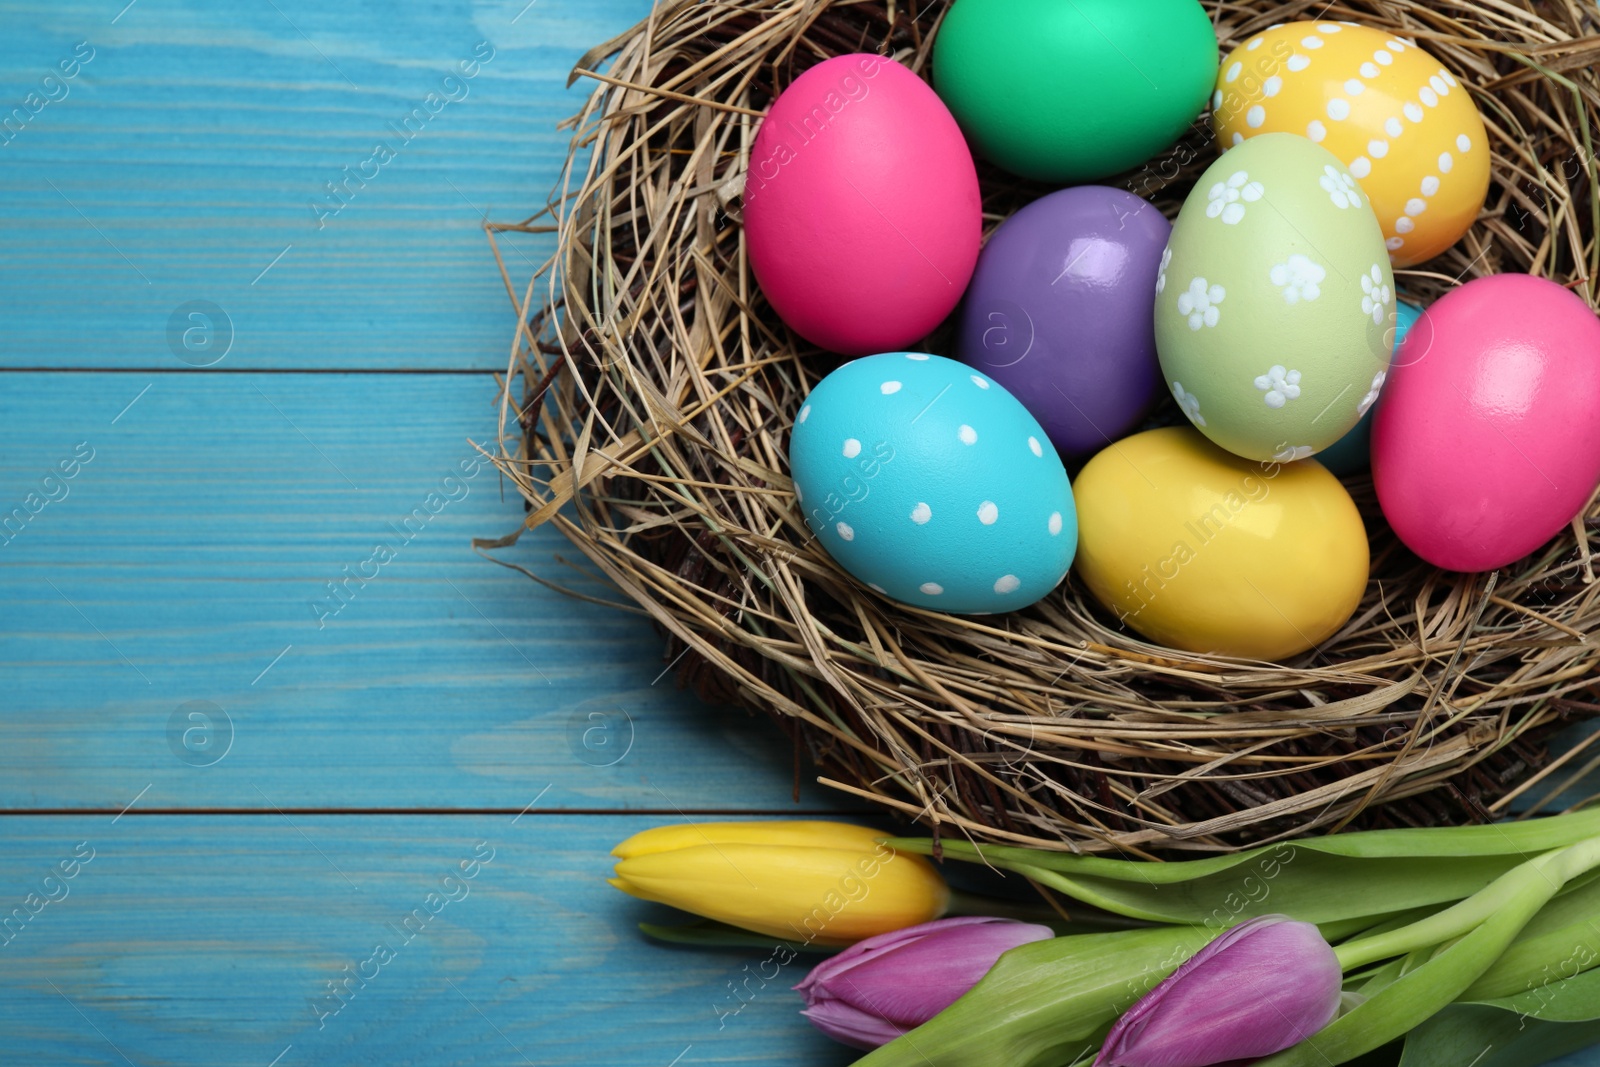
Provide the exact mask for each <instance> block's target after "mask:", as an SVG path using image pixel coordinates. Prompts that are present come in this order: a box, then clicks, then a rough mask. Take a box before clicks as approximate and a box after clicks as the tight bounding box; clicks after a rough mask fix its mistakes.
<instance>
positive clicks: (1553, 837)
mask: <svg viewBox="0 0 1600 1067" xmlns="http://www.w3.org/2000/svg"><path fill="white" fill-rule="evenodd" d="M1591 837H1600V808H1597V809H1594V810H1589V811H1578V812H1571V813H1569V814H1566V815H1555V816H1550V817H1548V818H1543V819H1528V820H1526V821H1523V822H1510V823H1491V824H1489V825H1487V826H1445V827H1424V828H1417V829H1404V830H1363V831H1360V832H1357V833H1348V834H1336V835H1334V836H1332V837H1318V838H1307V839H1304V840H1297V841H1295V842H1293V843H1292V844H1280V845H1266V846H1264V847H1261V848H1254V849H1249V850H1247V851H1244V852H1235V853H1230V854H1228V855H1223V856H1209V857H1207V858H1205V859H1198V860H1179V861H1175V862H1168V863H1152V862H1149V861H1144V860H1113V859H1106V858H1104V857H1101V856H1080V855H1074V854H1072V853H1068V852H1048V851H1044V850H1042V849H1031V848H1021V847H1017V846H1009V845H981V846H979V845H973V844H972V843H970V842H967V841H958V840H951V839H948V838H947V839H944V840H942V841H941V842H940V850H941V851H942V853H943V854H944V855H946V856H949V857H952V858H955V859H962V860H968V861H970V862H975V863H983V862H989V863H992V864H993V865H995V866H997V867H1004V866H1007V865H1008V864H1011V863H1017V864H1025V865H1027V866H1031V867H1043V868H1045V869H1047V870H1053V871H1057V872H1059V873H1061V874H1067V875H1079V876H1094V877H1096V878H1106V879H1112V880H1115V881H1123V882H1135V883H1139V884H1144V885H1167V884H1170V883H1172V882H1183V881H1190V880H1193V879H1195V878H1201V877H1205V876H1207V875H1213V874H1217V873H1220V872H1223V871H1228V870H1231V869H1233V868H1234V867H1236V866H1239V865H1240V864H1245V863H1250V862H1252V861H1255V860H1258V859H1260V858H1261V857H1263V856H1268V855H1270V854H1271V853H1274V852H1277V851H1280V850H1282V849H1286V848H1295V849H1302V850H1310V851H1313V852H1320V853H1323V854H1325V855H1329V856H1348V857H1350V858H1352V859H1425V858H1446V857H1457V858H1461V857H1473V856H1515V857H1521V858H1523V859H1526V858H1528V857H1529V856H1532V855H1534V854H1537V853H1541V852H1548V851H1550V850H1551V849H1556V848H1564V847H1566V846H1567V845H1572V844H1576V843H1577V842H1579V841H1583V840H1586V839H1588V838H1591ZM890 844H892V845H893V846H894V847H895V848H897V849H901V850H903V851H906V852H917V853H920V854H922V855H924V856H929V855H932V854H933V851H934V843H933V841H932V840H931V839H928V838H894V839H892V840H891V841H890ZM1513 865H1514V864H1513Z"/></svg>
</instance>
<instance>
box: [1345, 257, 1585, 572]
mask: <svg viewBox="0 0 1600 1067" xmlns="http://www.w3.org/2000/svg"><path fill="white" fill-rule="evenodd" d="M1372 477H1373V482H1374V484H1375V486H1376V487H1377V490H1378V502H1379V503H1380V504H1382V506H1383V514H1384V517H1385V518H1387V519H1388V520H1389V524H1390V525H1391V526H1393V527H1394V531H1395V533H1397V534H1399V535H1400V540H1402V541H1404V542H1405V543H1406V545H1407V546H1408V547H1409V548H1410V549H1411V550H1412V551H1413V552H1415V553H1416V554H1417V555H1419V556H1421V557H1422V558H1423V559H1425V560H1427V561H1428V562H1430V563H1433V564H1435V565H1437V566H1440V567H1443V568H1445V569H1446V570H1453V571H1486V570H1493V569H1494V568H1496V567H1503V566H1505V565H1506V564H1508V563H1511V562H1513V561H1515V560H1518V559H1520V558H1522V557H1523V556H1525V555H1527V554H1528V553H1530V552H1532V551H1533V550H1534V549H1536V548H1538V547H1539V546H1540V545H1542V544H1544V543H1545V542H1546V541H1548V540H1549V539H1550V538H1551V537H1553V536H1555V534H1556V533H1558V532H1559V531H1560V530H1561V528H1562V527H1563V526H1565V525H1566V524H1567V523H1568V522H1570V521H1571V520H1572V517H1573V516H1574V515H1576V514H1577V513H1578V511H1579V510H1580V509H1581V508H1582V507H1583V506H1584V504H1585V503H1586V502H1587V501H1588V499H1589V495H1590V494H1591V493H1592V492H1593V491H1594V488H1595V485H1596V483H1597V482H1600V320H1597V319H1596V318H1595V315H1594V312H1592V311H1590V310H1589V308H1588V306H1587V305H1586V304H1584V302H1583V301H1582V300H1580V299H1579V298H1578V297H1576V296H1574V295H1573V294H1572V293H1570V292H1568V291H1567V290H1566V289H1563V288H1562V287H1561V286H1559V285H1556V284H1555V283H1554V282H1550V281H1546V280H1544V279H1542V278H1534V277H1530V276H1528V275H1526V274H1500V275H1495V276H1493V277H1489V278H1478V279H1475V280H1473V281H1470V282H1468V283H1467V284H1466V285H1463V286H1461V287H1460V288H1459V289H1456V290H1455V291H1453V292H1451V293H1450V294H1449V295H1447V296H1445V297H1444V298H1442V299H1441V300H1439V301H1437V302H1436V303H1434V304H1433V306H1431V307H1430V308H1428V310H1426V311H1424V312H1423V313H1422V317H1421V318H1420V319H1418V320H1417V323H1416V325H1414V326H1413V327H1412V328H1411V330H1410V331H1409V332H1408V333H1407V334H1406V339H1405V342H1404V343H1403V344H1402V345H1401V346H1400V348H1399V349H1398V350H1397V351H1396V352H1395V355H1394V362H1393V365H1392V368H1391V370H1390V371H1389V380H1388V383H1387V386H1386V387H1385V389H1384V390H1383V403H1382V404H1380V405H1379V406H1378V414H1377V418H1376V419H1375V420H1374V422H1373V424H1372Z"/></svg>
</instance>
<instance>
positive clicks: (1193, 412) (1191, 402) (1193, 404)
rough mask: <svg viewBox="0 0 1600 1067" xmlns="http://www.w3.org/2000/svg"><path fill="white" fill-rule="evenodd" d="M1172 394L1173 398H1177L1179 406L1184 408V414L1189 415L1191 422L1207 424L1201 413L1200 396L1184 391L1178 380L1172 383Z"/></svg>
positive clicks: (1201, 424)
mask: <svg viewBox="0 0 1600 1067" xmlns="http://www.w3.org/2000/svg"><path fill="white" fill-rule="evenodd" d="M1172 396H1173V399H1175V400H1177V402H1178V407H1180V408H1182V409H1183V413H1184V415H1186V416H1187V417H1188V419H1189V421H1190V422H1192V423H1194V424H1195V425H1196V426H1204V425H1205V424H1206V420H1205V418H1204V417H1203V416H1202V415H1201V414H1200V398H1199V397H1197V396H1195V395H1194V394H1193V393H1186V392H1184V390H1183V386H1182V385H1181V384H1179V383H1178V382H1173V383H1172Z"/></svg>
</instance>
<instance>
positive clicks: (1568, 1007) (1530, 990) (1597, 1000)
mask: <svg viewBox="0 0 1600 1067" xmlns="http://www.w3.org/2000/svg"><path fill="white" fill-rule="evenodd" d="M1469 993H1470V990H1469ZM1473 1003H1475V1004H1478V1005H1481V1006H1483V1007H1491V1008H1498V1009H1500V1010H1501V1011H1507V1012H1513V1013H1515V1014H1516V1015H1518V1016H1521V1017H1523V1018H1528V1019H1537V1020H1539V1021H1542V1022H1550V1023H1586V1022H1590V1021H1592V1020H1600V970H1591V971H1584V972H1582V973H1581V974H1577V975H1574V976H1573V977H1571V978H1557V979H1556V980H1554V981H1547V982H1543V983H1540V984H1530V985H1529V986H1528V987H1527V988H1525V989H1523V990H1522V991H1520V992H1518V993H1516V994H1515V995H1513V996H1508V997H1496V998H1494V999H1493V1000H1474V1001H1473Z"/></svg>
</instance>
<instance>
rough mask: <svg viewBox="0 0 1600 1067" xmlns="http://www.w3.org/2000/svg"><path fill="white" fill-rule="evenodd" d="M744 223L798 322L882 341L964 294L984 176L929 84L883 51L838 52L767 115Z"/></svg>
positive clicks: (768, 284) (850, 346)
mask: <svg viewBox="0 0 1600 1067" xmlns="http://www.w3.org/2000/svg"><path fill="white" fill-rule="evenodd" d="M744 229H745V233H746V235H747V238H748V243H749V250H750V266H751V268H752V269H753V270H754V271H755V275H756V280H757V281H758V282H760V284H761V291H762V292H763V293H764V294H765V296H766V298H767V301H768V302H769V303H770V304H771V305H772V307H773V309H774V310H775V311H777V313H778V314H779V315H780V316H781V317H782V318H783V321H784V322H786V323H788V324H789V326H790V327H791V328H792V329H793V330H794V331H795V332H796V333H798V334H799V335H800V336H802V337H804V338H805V339H806V340H808V341H810V342H811V343H813V344H815V345H818V346H820V347H822V348H825V349H829V350H830V351H834V352H841V353H844V354H846V355H854V356H859V355H865V354H867V353H870V352H883V351H885V350H888V349H894V348H900V347H903V346H905V345H909V344H911V343H912V342H914V341H917V340H919V339H920V338H922V337H924V336H926V335H927V334H928V333H929V332H930V331H932V330H933V328H934V327H935V326H937V325H939V323H940V322H941V321H942V320H943V319H944V317H945V316H946V315H948V314H950V312H951V311H952V310H953V309H954V308H955V306H956V304H957V302H958V301H960V299H961V293H962V291H963V290H964V289H965V288H966V285H967V281H968V279H969V278H971V277H972V268H973V265H974V264H975V263H976V262H977V260H978V246H979V243H980V241H981V239H982V219H981V205H980V201H979V196H978V174H977V170H976V169H975V168H974V166H973V163H972V156H971V153H970V152H969V151H968V150H967V145H966V141H965V140H964V139H963V138H962V136H961V130H960V128H959V127H957V125H956V122H955V119H953V118H951V116H950V112H949V111H948V110H946V108H945V106H944V104H942V103H940V102H939V98H938V96H937V95H935V94H934V91H933V90H932V89H930V88H929V87H928V85H927V83H925V82H924V81H922V79H920V78H918V77H917V76H916V75H915V74H913V73H911V71H909V70H907V69H906V68H905V67H903V66H901V65H900V64H898V63H895V62H893V61H892V60H887V59H884V58H882V57H881V56H877V55H844V56H836V57H834V58H833V59H828V60H824V61H823V62H821V63H818V64H817V65H816V66H814V67H812V68H811V69H810V70H808V71H806V72H805V73H804V74H802V75H800V77H798V78H796V79H795V80H794V82H793V83H792V84H791V85H790V86H789V88H787V89H786V90H784V92H783V94H782V95H780V96H779V97H778V99H777V100H775V101H774V102H773V104H772V107H771V108H770V109H769V110H768V112H767V116H766V118H765V119H764V120H763V121H762V123H761V128H760V130H759V131H758V132H757V133H756V138H755V144H754V146H753V147H752V149H751V152H750V170H749V173H748V175H747V176H746V180H745V191H744Z"/></svg>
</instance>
